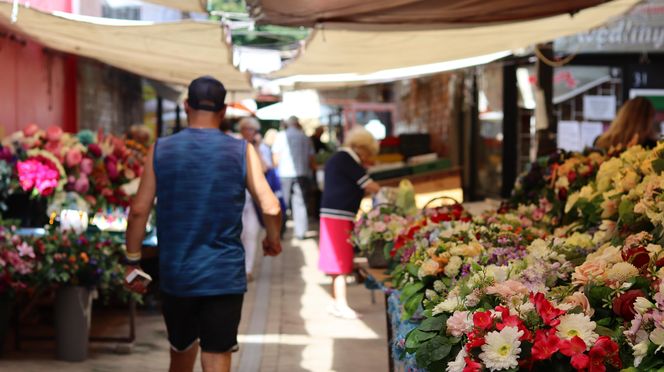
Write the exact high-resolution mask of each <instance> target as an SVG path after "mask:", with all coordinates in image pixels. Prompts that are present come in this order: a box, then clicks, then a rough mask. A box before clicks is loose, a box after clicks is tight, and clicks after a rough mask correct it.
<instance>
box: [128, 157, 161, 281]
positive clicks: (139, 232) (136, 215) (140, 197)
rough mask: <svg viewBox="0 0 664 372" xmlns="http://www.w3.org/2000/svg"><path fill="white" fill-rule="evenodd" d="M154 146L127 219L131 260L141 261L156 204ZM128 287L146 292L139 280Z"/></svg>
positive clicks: (130, 267) (131, 267) (131, 266)
mask: <svg viewBox="0 0 664 372" xmlns="http://www.w3.org/2000/svg"><path fill="white" fill-rule="evenodd" d="M153 159H154V146H151V147H150V150H149V151H148V155H147V158H146V159H145V166H144V169H143V175H142V176H141V183H140V186H139V187H138V192H137V193H136V195H135V196H134V200H133V201H132V203H131V208H130V209H129V218H128V220H127V233H126V242H127V259H128V261H129V262H137V261H140V257H141V246H142V245H143V239H145V226H146V225H147V223H148V218H150V212H151V211H152V206H153V205H154V197H155V193H156V190H157V180H156V177H155V173H154V165H153ZM135 266H138V263H136V265H129V266H128V267H127V269H126V270H125V274H129V273H130V272H131V271H132V270H133V269H134V268H135ZM128 287H129V288H130V289H131V290H133V291H136V292H144V291H145V289H146V288H144V287H143V286H142V285H141V284H140V283H139V281H136V282H134V283H133V284H130V285H128Z"/></svg>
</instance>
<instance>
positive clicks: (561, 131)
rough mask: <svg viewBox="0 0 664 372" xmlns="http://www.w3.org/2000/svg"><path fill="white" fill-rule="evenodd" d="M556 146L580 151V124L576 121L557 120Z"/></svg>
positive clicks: (581, 146) (581, 145)
mask: <svg viewBox="0 0 664 372" xmlns="http://www.w3.org/2000/svg"><path fill="white" fill-rule="evenodd" d="M558 148H559V149H563V150H567V151H582V150H583V144H582V143H581V124H580V123H579V122H578V121H560V122H558Z"/></svg>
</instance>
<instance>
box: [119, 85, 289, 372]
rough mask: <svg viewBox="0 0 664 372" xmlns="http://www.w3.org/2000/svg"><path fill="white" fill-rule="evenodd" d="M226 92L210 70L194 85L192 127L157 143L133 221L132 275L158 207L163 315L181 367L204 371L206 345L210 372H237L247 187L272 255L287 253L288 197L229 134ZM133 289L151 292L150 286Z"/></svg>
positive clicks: (247, 147) (135, 284) (189, 104)
mask: <svg viewBox="0 0 664 372" xmlns="http://www.w3.org/2000/svg"><path fill="white" fill-rule="evenodd" d="M225 97H226V90H225V89H224V86H223V85H222V84H221V82H219V81H218V80H216V79H214V78H212V77H209V76H205V77H201V78H198V79H196V80H194V81H192V82H191V84H190V85H189V94H188V98H187V101H186V102H185V110H186V111H187V121H188V122H189V127H188V128H186V129H184V130H182V131H180V132H179V133H177V134H174V135H172V136H169V137H165V138H160V139H159V140H158V141H157V143H155V145H154V146H152V147H151V148H150V151H149V153H148V156H147V159H146V162H145V171H144V172H143V174H142V176H141V183H140V186H139V188H138V192H137V194H136V196H135V197H134V200H133V203H132V206H131V209H130V212H129V219H128V226H127V236H126V240H127V253H126V254H127V257H126V260H125V261H126V262H125V263H126V265H127V267H126V270H125V275H129V274H130V273H132V272H133V271H134V270H140V268H139V264H140V259H141V242H142V241H143V238H144V236H145V225H146V223H147V221H148V218H149V216H150V212H151V210H152V208H153V206H154V201H155V197H158V199H159V202H158V203H157V237H158V239H159V277H160V282H159V283H160V288H161V291H162V300H163V301H162V312H163V315H164V321H165V323H166V329H167V331H168V340H169V342H170V344H171V365H170V370H171V371H178V372H179V371H182V372H185V371H186V372H188V371H193V370H194V364H195V362H196V357H197V355H198V350H199V346H200V349H201V351H202V353H201V364H202V366H203V370H204V371H205V372H208V371H215V372H219V371H230V366H231V352H232V351H234V350H236V349H237V332H238V326H239V323H240V316H241V313H242V302H243V297H244V293H245V292H246V290H247V277H246V272H245V263H244V261H245V252H244V247H243V246H242V241H241V239H240V234H241V232H242V211H243V209H244V205H245V198H246V195H245V190H249V192H250V193H251V196H252V198H253V199H254V200H256V201H257V202H258V204H259V206H260V208H261V210H262V212H263V221H265V227H266V230H267V238H266V239H265V241H264V242H263V251H264V254H265V255H268V256H276V255H278V254H279V253H280V252H281V243H280V236H279V232H280V231H279V230H280V227H281V209H280V207H279V201H278V200H277V198H276V197H275V196H274V194H273V193H272V191H271V190H270V186H269V185H268V183H267V181H266V180H265V176H264V175H263V169H262V167H261V161H260V158H259V156H258V153H257V152H256V150H254V148H253V146H252V145H251V144H248V143H247V142H246V141H243V140H240V139H235V138H232V137H230V136H228V135H226V134H224V133H222V132H221V131H219V123H220V122H221V120H222V119H223V117H224V114H225V112H226V105H225V104H224V99H225ZM125 285H126V286H127V287H128V288H129V289H131V290H132V291H136V292H144V291H145V290H146V288H145V285H144V284H143V283H142V282H140V281H132V282H131V283H125Z"/></svg>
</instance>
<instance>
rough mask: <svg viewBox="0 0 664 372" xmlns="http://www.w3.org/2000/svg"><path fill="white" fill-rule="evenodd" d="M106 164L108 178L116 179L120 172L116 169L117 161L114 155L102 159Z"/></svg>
mask: <svg viewBox="0 0 664 372" xmlns="http://www.w3.org/2000/svg"><path fill="white" fill-rule="evenodd" d="M104 164H105V165H106V172H108V178H110V179H111V180H113V181H114V180H117V179H118V178H119V177H120V172H119V171H118V162H117V160H115V157H112V156H109V157H107V158H106V160H105V161H104Z"/></svg>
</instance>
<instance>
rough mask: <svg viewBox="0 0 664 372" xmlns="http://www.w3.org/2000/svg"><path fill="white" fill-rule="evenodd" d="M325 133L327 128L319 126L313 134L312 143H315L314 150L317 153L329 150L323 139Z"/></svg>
mask: <svg viewBox="0 0 664 372" xmlns="http://www.w3.org/2000/svg"><path fill="white" fill-rule="evenodd" d="M323 133H325V128H323V127H318V128H316V131H315V132H314V134H312V135H311V143H312V144H313V145H314V152H315V153H316V154H318V153H319V152H321V151H327V145H326V144H325V142H323V141H322V140H321V137H322V136H323Z"/></svg>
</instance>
